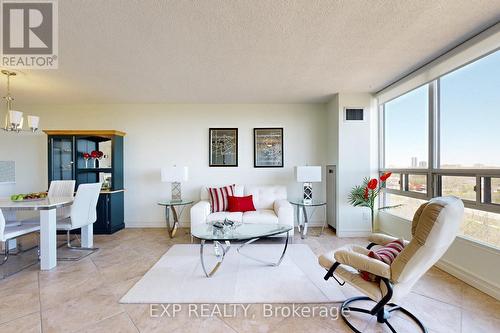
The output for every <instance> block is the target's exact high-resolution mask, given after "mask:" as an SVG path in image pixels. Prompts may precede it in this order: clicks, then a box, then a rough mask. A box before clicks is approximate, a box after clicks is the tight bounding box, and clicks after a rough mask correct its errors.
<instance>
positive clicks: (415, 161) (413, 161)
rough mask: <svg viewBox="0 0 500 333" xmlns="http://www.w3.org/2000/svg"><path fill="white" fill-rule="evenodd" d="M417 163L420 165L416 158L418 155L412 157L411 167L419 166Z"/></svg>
mask: <svg viewBox="0 0 500 333" xmlns="http://www.w3.org/2000/svg"><path fill="white" fill-rule="evenodd" d="M417 165H418V158H416V157H412V158H411V167H412V168H416V167H417Z"/></svg>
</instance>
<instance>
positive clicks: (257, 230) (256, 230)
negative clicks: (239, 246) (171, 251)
mask: <svg viewBox="0 0 500 333" xmlns="http://www.w3.org/2000/svg"><path fill="white" fill-rule="evenodd" d="M292 228H293V227H292V226H291V225H286V224H277V223H274V224H264V223H255V224H253V223H239V224H236V223H235V224H234V225H233V226H228V225H224V227H223V228H217V227H215V226H214V225H213V224H210V223H203V224H198V225H195V226H193V227H192V229H191V234H192V235H193V236H194V237H196V238H198V239H203V240H209V241H243V240H249V239H254V238H260V237H267V236H274V235H278V234H282V233H285V232H288V231H290V230H292Z"/></svg>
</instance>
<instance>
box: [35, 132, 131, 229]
mask: <svg viewBox="0 0 500 333" xmlns="http://www.w3.org/2000/svg"><path fill="white" fill-rule="evenodd" d="M44 132H45V133H46V134H47V135H48V180H49V184H50V182H51V181H52V180H76V186H77V188H78V186H79V185H80V184H85V183H96V182H99V181H101V182H104V181H105V182H106V183H108V184H109V186H108V188H107V189H103V190H102V191H101V194H100V195H99V201H98V203H97V221H96V222H95V223H94V233H95V234H112V233H114V232H116V231H118V230H120V229H123V228H124V227H125V223H124V191H125V190H124V188H123V139H124V136H125V133H123V132H120V131H113V130H101V131H99V130H96V131H86V130H82V131H78V130H76V131H75V130H68V131H65V130H46V131H44ZM94 150H99V151H103V152H104V157H103V158H102V159H100V160H96V161H94V160H92V159H90V160H87V161H86V160H85V158H84V154H85V153H91V152H92V151H94Z"/></svg>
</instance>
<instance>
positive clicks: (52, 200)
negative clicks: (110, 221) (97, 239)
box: [0, 197, 94, 270]
mask: <svg viewBox="0 0 500 333" xmlns="http://www.w3.org/2000/svg"><path fill="white" fill-rule="evenodd" d="M73 200H74V198H73V197H47V198H44V199H39V200H22V201H12V200H11V199H10V198H0V209H1V210H2V211H22V210H24V211H26V210H28V211H38V212H39V214H40V269H41V270H50V269H53V268H55V267H56V266H57V214H56V212H57V210H58V209H61V208H63V207H67V206H71V205H72V204H73ZM20 223H22V221H20ZM93 234H94V232H93V224H92V223H91V224H89V225H87V226H83V227H82V228H81V244H82V247H88V248H91V247H93V245H94V244H93V242H94V240H93Z"/></svg>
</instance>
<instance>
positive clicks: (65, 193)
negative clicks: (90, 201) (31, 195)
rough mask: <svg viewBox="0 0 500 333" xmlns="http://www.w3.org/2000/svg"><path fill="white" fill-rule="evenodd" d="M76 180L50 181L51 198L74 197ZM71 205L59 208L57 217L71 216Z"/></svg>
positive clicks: (49, 195) (60, 218)
mask: <svg viewBox="0 0 500 333" xmlns="http://www.w3.org/2000/svg"><path fill="white" fill-rule="evenodd" d="M75 185H76V181H75V180H53V181H51V182H50V187H49V193H48V194H47V196H48V197H49V198H55V197H73V196H74V194H75ZM70 214H71V207H62V208H60V209H58V210H57V219H58V220H62V219H66V218H68V217H70Z"/></svg>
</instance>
